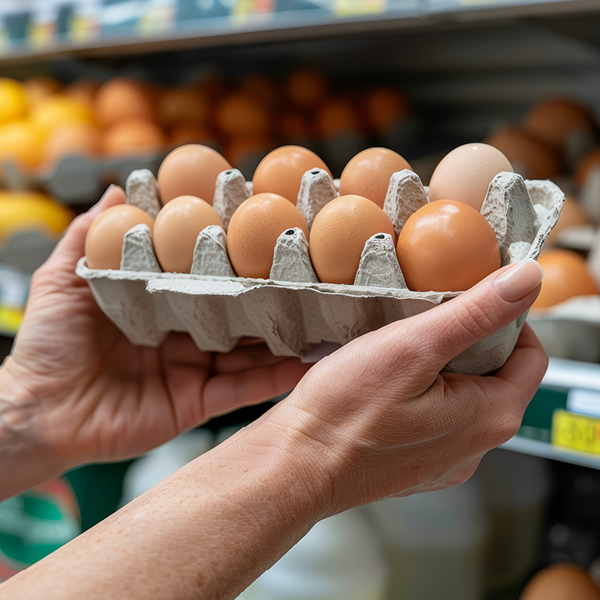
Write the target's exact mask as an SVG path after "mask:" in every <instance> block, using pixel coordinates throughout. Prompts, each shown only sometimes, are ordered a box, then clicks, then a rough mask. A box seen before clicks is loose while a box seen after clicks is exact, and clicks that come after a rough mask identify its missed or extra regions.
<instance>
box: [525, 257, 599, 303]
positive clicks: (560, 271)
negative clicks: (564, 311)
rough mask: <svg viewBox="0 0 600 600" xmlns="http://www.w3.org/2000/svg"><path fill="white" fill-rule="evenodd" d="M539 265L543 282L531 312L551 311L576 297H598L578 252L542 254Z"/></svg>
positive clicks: (593, 283)
mask: <svg viewBox="0 0 600 600" xmlns="http://www.w3.org/2000/svg"><path fill="white" fill-rule="evenodd" d="M538 263H539V264H540V266H541V267H542V269H544V279H543V280H542V289H541V291H540V295H539V296H538V297H537V299H536V301H535V302H534V303H533V305H532V307H531V309H532V310H537V309H545V308H550V307H552V306H555V305H556V304H560V303H561V302H565V301H566V300H568V299H569V298H573V297H575V296H593V295H596V294H598V293H600V292H599V291H598V286H597V285H596V282H595V281H594V279H593V277H592V276H591V274H590V272H589V271H588V268H587V265H586V264H585V259H584V258H583V256H581V255H580V254H578V253H577V252H573V251H572V250H559V249H553V250H545V251H543V252H542V253H541V254H540V255H539V257H538Z"/></svg>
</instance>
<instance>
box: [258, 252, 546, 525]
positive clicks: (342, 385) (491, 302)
mask: <svg viewBox="0 0 600 600" xmlns="http://www.w3.org/2000/svg"><path fill="white" fill-rule="evenodd" d="M541 277H542V270H541V267H540V266H539V265H538V264H537V263H536V262H534V261H523V262H522V263H519V265H517V266H510V267H506V268H504V269H501V270H500V271H497V272H496V273H494V274H492V275H490V276H489V277H488V278H487V279H485V280H484V281H482V282H481V283H480V284H478V285H477V286H475V287H474V288H472V289H471V290H469V291H467V292H465V293H463V294H461V295H460V296H458V297H457V298H455V299H453V300H451V301H449V302H447V303H445V304H442V305H440V306H438V307H436V308H434V309H432V310H429V311H427V312H425V313H422V314H420V315H418V316H415V317H411V318H409V319H405V320H403V321H398V322H395V323H392V324H390V325H388V326H386V327H383V328H382V329H379V330H378V331H374V332H372V333H369V334H367V335H364V336H362V337H360V338H358V339H356V340H354V341H352V342H350V343H349V344H347V345H346V346H344V347H343V348H341V349H340V350H338V351H337V352H335V353H334V354H332V355H331V356H329V357H327V358H325V359H323V360H321V361H320V362H319V363H317V364H316V365H315V366H314V367H313V368H312V369H311V370H310V372H309V373H308V374H307V375H306V376H305V377H304V378H303V379H302V381H301V382H300V384H299V385H298V386H297V387H296V389H295V390H294V392H293V393H292V394H291V395H290V396H289V397H288V398H287V399H286V400H285V401H284V402H282V403H280V405H278V406H277V407H275V408H274V409H272V410H271V411H269V413H267V414H266V415H265V416H264V417H263V418H262V419H261V421H262V422H263V423H271V425H275V426H276V427H277V428H279V430H280V431H282V432H286V434H285V435H284V439H287V440H288V442H287V443H288V444H290V443H291V446H292V447H293V453H294V454H296V455H302V454H306V452H308V454H309V456H308V458H307V460H306V461H304V462H303V461H301V460H298V461H296V462H297V463H298V464H300V465H302V464H305V465H310V467H309V468H304V478H305V479H306V481H308V482H309V486H313V487H315V488H316V491H314V493H313V494H312V497H314V498H315V499H316V501H317V502H321V503H324V504H321V508H322V509H323V512H324V515H325V516H329V515H332V514H336V513H338V512H341V511H343V510H346V509H348V508H351V507H352V506H355V505H359V504H365V503H368V502H372V501H375V500H378V499H382V498H386V497H389V496H393V495H407V494H412V493H417V492H423V491H429V490H434V489H439V488H443V487H447V486H450V485H453V484H457V483H461V482H463V481H465V480H466V479H468V477H470V475H471V474H472V473H473V472H474V470H475V469H476V467H477V465H478V464H479V461H480V460H481V458H482V456H483V455H484V454H485V453H486V452H487V451H488V450H490V449H492V448H494V447H496V446H499V445H500V444H502V443H503V442H505V441H506V440H508V439H509V438H511V437H512V436H513V435H514V434H515V433H516V432H517V429H518V428H519V426H520V423H521V419H522V416H523V412H524V410H525V408H526V406H527V404H528V403H529V401H530V400H531V398H532V397H533V394H534V393H535V391H536V390H537V388H538V386H539V384H540V382H541V379H542V377H543V375H544V373H545V371H546V368H547V356H546V354H545V352H544V350H543V349H542V347H541V345H540V343H539V341H538V340H537V338H536V337H535V334H534V333H533V331H532V330H531V328H530V327H529V326H528V325H527V324H526V325H525V326H524V328H523V331H522V333H521V336H520V338H519V340H518V342H517V345H516V348H515V350H514V352H513V353H512V355H511V356H510V357H509V359H508V361H507V362H506V364H505V365H504V366H503V367H502V368H501V369H499V370H498V371H497V372H495V373H492V374H490V375H486V376H471V375H460V374H456V373H449V372H441V370H442V369H443V367H444V366H445V365H446V364H447V363H448V362H449V361H450V360H451V359H452V358H454V357H455V356H456V355H458V354H459V353H460V352H462V351H463V350H465V349H466V348H468V347H469V346H471V345H472V344H474V343H475V342H476V341H478V340H480V339H482V338H484V337H486V336H487V335H489V334H491V333H493V332H494V331H497V330H498V329H500V328H502V327H504V326H505V325H508V324H509V323H511V322H512V321H514V320H515V319H516V318H517V317H518V316H519V315H521V314H522V313H523V312H524V311H525V310H526V309H527V308H528V307H529V306H531V304H532V303H533V301H534V300H535V298H536V297H537V294H538V293H539V287H540V286H539V284H540V281H541ZM290 433H291V436H290ZM290 437H291V439H292V440H293V441H292V442H289V439H290Z"/></svg>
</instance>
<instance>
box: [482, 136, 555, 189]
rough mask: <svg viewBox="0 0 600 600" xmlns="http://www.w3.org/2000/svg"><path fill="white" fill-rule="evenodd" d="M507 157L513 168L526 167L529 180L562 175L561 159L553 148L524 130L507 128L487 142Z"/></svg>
mask: <svg viewBox="0 0 600 600" xmlns="http://www.w3.org/2000/svg"><path fill="white" fill-rule="evenodd" d="M485 143H486V144H489V145H490V146H494V148H497V149H498V150H500V152H502V154H504V156H506V158H507V159H508V160H509V161H510V163H511V164H512V165H513V166H516V165H517V164H519V165H522V166H523V167H524V171H525V172H523V173H520V175H523V177H525V178H527V179H551V178H552V177H558V176H559V175H560V172H561V169H560V158H559V156H558V154H557V152H556V150H554V148H553V147H552V146H550V145H549V144H546V143H544V142H542V141H540V140H538V139H537V138H535V137H533V136H532V135H531V134H530V133H528V132H527V131H525V130H524V129H519V128H518V127H505V128H503V129H501V130H499V131H496V132H495V133H493V134H492V135H490V136H489V137H488V138H486V140H485Z"/></svg>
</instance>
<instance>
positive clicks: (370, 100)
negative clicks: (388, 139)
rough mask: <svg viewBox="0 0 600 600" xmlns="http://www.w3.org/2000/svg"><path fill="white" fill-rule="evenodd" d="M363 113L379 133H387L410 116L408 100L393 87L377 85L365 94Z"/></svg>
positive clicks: (373, 129) (371, 126) (370, 126)
mask: <svg viewBox="0 0 600 600" xmlns="http://www.w3.org/2000/svg"><path fill="white" fill-rule="evenodd" d="M363 113H364V116H365V121H366V122H367V124H368V126H369V128H370V129H371V130H372V131H374V132H375V133H378V134H379V135H385V134H386V133H389V131H390V130H391V129H392V128H393V127H394V126H395V125H397V124H398V123H400V122H401V121H403V120H404V119H406V118H407V117H408V115H409V106H408V101H407V100H406V98H405V97H404V96H403V95H402V94H401V93H400V92H399V91H398V90H396V89H394V88H392V87H388V86H384V87H377V88H374V89H372V90H369V91H368V92H367V93H366V94H365V97H364V102H363Z"/></svg>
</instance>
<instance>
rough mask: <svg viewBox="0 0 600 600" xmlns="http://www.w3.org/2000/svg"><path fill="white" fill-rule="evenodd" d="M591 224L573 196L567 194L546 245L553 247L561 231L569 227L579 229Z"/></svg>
mask: <svg viewBox="0 0 600 600" xmlns="http://www.w3.org/2000/svg"><path fill="white" fill-rule="evenodd" d="M591 223H592V219H591V217H590V216H589V214H588V213H587V211H586V210H585V209H584V208H583V206H581V204H579V202H577V200H575V198H573V196H570V195H569V194H567V195H566V197H565V201H564V202H563V205H562V210H561V211H560V216H559V217H558V221H557V223H556V225H555V226H554V228H553V229H552V231H551V232H550V234H549V235H548V237H547V238H546V245H547V246H553V245H555V244H556V243H557V242H558V240H559V238H560V233H561V231H564V230H565V229H568V228H569V227H580V226H583V225H590V224H591Z"/></svg>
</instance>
